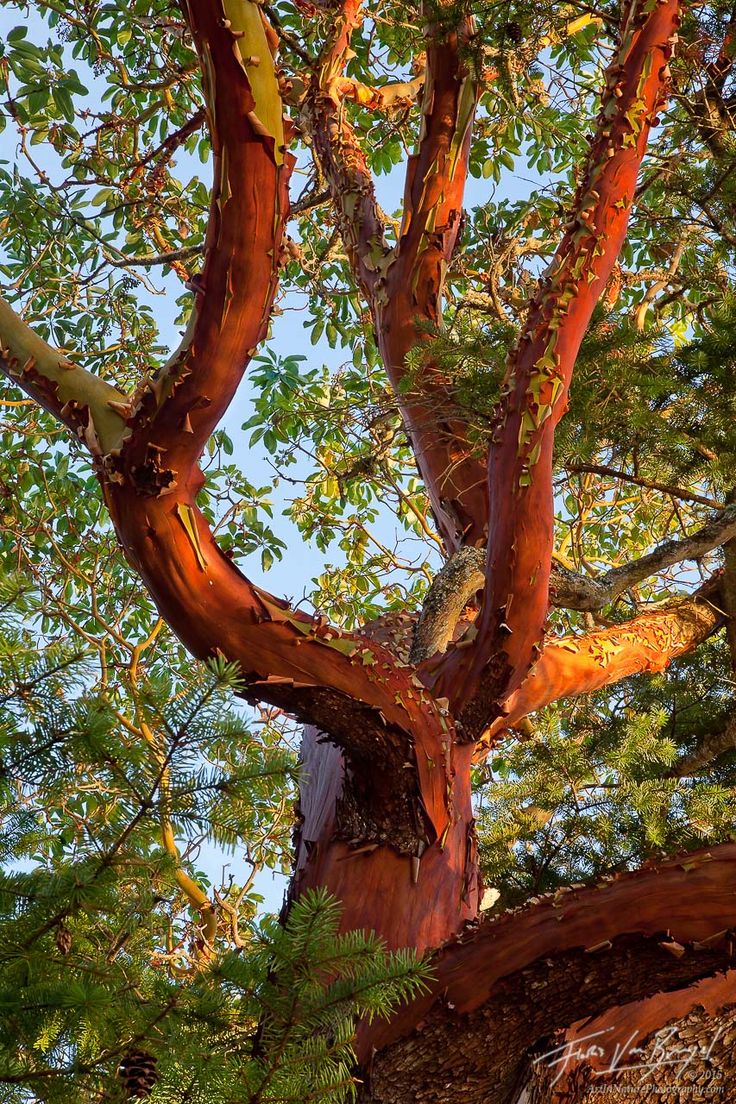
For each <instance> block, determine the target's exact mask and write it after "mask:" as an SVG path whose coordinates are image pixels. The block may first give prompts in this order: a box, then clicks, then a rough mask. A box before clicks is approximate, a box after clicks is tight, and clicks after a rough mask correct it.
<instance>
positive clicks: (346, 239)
mask: <svg viewBox="0 0 736 1104" xmlns="http://www.w3.org/2000/svg"><path fill="white" fill-rule="evenodd" d="M360 9H361V0H344V3H343V4H342V7H341V8H340V10H339V12H338V14H337V16H336V20H335V29H334V32H333V35H332V37H331V40H330V41H329V42H328V43H327V45H326V47H325V49H324V50H323V51H322V55H321V57H320V62H319V65H318V66H317V67H316V69H315V70H314V75H313V77H312V80H311V82H310V85H309V87H308V89H307V93H306V96H305V98H304V104H303V107H302V125H303V126H304V128H305V129H306V130H307V132H308V134H309V135H310V136H311V139H312V143H313V147H314V153H315V156H316V158H317V161H318V163H319V166H320V168H321V170H322V173H323V174H324V177H325V180H326V181H327V184H328V186H329V189H330V193H331V196H332V201H333V206H334V208H335V212H336V218H337V226H338V229H339V231H340V235H341V237H342V240H343V244H344V246H345V251H346V253H347V255H348V258H349V261H350V266H351V269H352V271H353V275H354V277H355V279H356V281H357V283H358V285H359V287H360V288H361V289H362V291H363V294H364V295H365V296H366V298H367V300H368V302H372V300H373V295H374V292H375V288H376V284H377V282H378V280H379V279H380V278H381V274H382V268H383V266H385V264H386V263H387V260H388V258H389V256H390V250H389V247H388V244H387V242H386V227H385V225H384V222H383V218H382V216H381V212H380V209H379V207H378V202H377V200H376V195H375V188H374V186H373V180H372V177H371V173H370V170H369V168H368V164H367V162H366V159H365V154H364V153H363V150H362V149H361V146H360V143H359V142H358V139H357V138H356V135H355V131H354V130H353V128H352V127H351V126H350V124H349V122H348V121H347V119H346V118H345V115H344V111H343V109H342V97H341V93H340V82H341V81H342V80H343V78H342V72H343V69H344V67H345V64H346V62H347V57H348V52H349V50H350V40H351V37H352V33H353V31H354V30H355V28H356V27H357V26H358V25H359V24H360V22H361V19H362V14H361V10H360Z"/></svg>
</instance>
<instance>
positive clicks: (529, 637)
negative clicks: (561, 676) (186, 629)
mask: <svg viewBox="0 0 736 1104" xmlns="http://www.w3.org/2000/svg"><path fill="white" fill-rule="evenodd" d="M678 22H679V3H678V0H658V2H657V3H656V4H653V5H652V4H648V3H646V2H645V0H631V2H630V3H629V4H628V5H627V7H626V8H625V13H624V19H623V25H622V29H621V41H620V45H619V48H618V50H617V52H616V56H615V58H614V61H613V63H612V65H611V66H610V67H609V69H608V71H607V74H606V85H605V89H604V92H603V97H602V103H601V111H600V115H599V120H598V127H597V132H596V134H595V137H594V138H593V141H592V144H591V148H590V153H589V155H588V159H587V164H586V168H585V171H584V173H583V174H582V179H581V183H580V185H579V187H578V190H577V193H576V196H575V201H574V207H573V213H572V216H571V218H570V221H569V223H568V226H567V230H566V232H565V236H564V237H563V239H562V242H561V244H560V246H559V248H558V250H557V253H556V254H555V257H554V259H553V261H552V264H551V265H550V267H549V269H548V270H547V273H546V274H545V276H544V277H543V278H542V280H541V281H540V286H539V289H538V291H537V295H536V298H535V300H534V302H533V304H532V307H531V309H530V312H529V316H528V319H527V323H526V325H525V328H524V330H523V333H522V335H521V337H520V339H519V343H518V345H517V347H516V350H515V351H514V352H513V353H512V354H511V355H510V358H509V365H508V369H507V372H506V376H505V379H504V383H503V386H502V398H501V402H500V404H499V408H498V411H497V415H496V422H495V429H494V436H493V442H492V446H491V453H490V459H489V464H490V467H489V488H490V515H489V516H490V531H489V555H488V560H487V565H486V573H487V580H486V588H485V594H484V600H483V606H482V609H481V614H480V617H479V622H478V632H477V637H476V639H475V642H474V643H473V644H472V646H471V647H470V648H467V649H462V648H458V647H456V648H454V649H451V650H450V651H449V652H448V653H447V655H446V656H445V657H443V659H442V660H441V661H439V663H438V670H436V671H435V672H432V673H429V678H430V681H432V682H434V684H435V685H436V687H437V689H438V691H439V692H440V693H442V694H444V695H445V696H447V697H449V698H450V700H451V701H452V702H453V704H454V707H455V709H456V711H458V712H459V713H460V715H461V718H462V722H463V725H464V726H465V729H466V731H467V732H468V734H469V735H470V736H473V737H477V736H478V735H479V734H480V732H481V731H482V730H483V728H484V727H485V725H486V723H487V722H488V720H489V719H491V718H492V716H493V714H494V713H496V712H497V711H498V709H499V702H500V701H501V700H502V699H503V698H504V697H506V696H507V695H508V693H509V691H513V690H514V689H515V688H516V687H517V686H518V685H519V683H520V681H521V680H522V679H523V677H524V675H525V674H526V672H527V670H528V668H529V666H530V664H531V663H532V662H533V661H534V658H535V655H536V654H537V653H538V651H539V648H540V645H541V643H542V638H543V631H544V623H545V619H546V616H547V610H548V590H549V574H550V567H551V555H552V548H553V520H554V505H553V490H552V450H553V445H554V430H555V426H556V425H557V422H558V421H559V419H560V418H561V417H562V414H563V412H564V410H565V407H566V403H567V393H568V389H569V385H570V380H571V377H572V371H573V367H574V364H575V359H576V357H577V353H578V350H579V348H580V344H581V342H582V339H583V337H584V335H585V331H586V329H587V326H588V323H589V321H590V318H591V315H592V313H593V309H594V307H595V304H596V302H597V300H598V298H599V296H600V294H601V292H602V291H603V289H604V288H605V285H606V282H607V280H608V277H609V275H610V273H611V271H612V269H613V266H614V264H615V261H616V257H617V256H618V253H619V251H620V249H621V246H622V244H623V241H624V237H625V234H626V226H627V222H628V217H629V212H630V209H631V204H632V201H633V198H634V190H635V186H636V178H637V174H638V171H639V167H640V164H641V161H642V158H643V156H644V151H645V149H646V144H647V139H648V136H649V130H650V127H651V125H652V122H653V119H654V117H655V115H656V111H657V108H658V106H659V105H660V103H661V101H662V98H663V95H664V90H665V85H666V81H667V77H668V72H669V70H668V66H667V61H668V59H669V57H670V56H671V54H672V51H673V46H672V43H673V42H674V39H675V35H676V28H677V26H678Z"/></svg>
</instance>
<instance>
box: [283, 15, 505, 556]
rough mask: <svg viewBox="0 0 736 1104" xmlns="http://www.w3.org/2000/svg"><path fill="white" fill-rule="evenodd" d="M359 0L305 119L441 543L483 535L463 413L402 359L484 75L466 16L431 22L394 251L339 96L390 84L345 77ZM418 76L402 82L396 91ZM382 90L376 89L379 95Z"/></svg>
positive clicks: (429, 318) (410, 344) (482, 485)
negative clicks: (474, 60)
mask: <svg viewBox="0 0 736 1104" xmlns="http://www.w3.org/2000/svg"><path fill="white" fill-rule="evenodd" d="M360 18H361V14H360V3H359V0H346V2H345V3H344V4H343V7H342V9H341V14H340V16H339V19H338V22H337V24H336V31H335V34H334V36H333V39H332V41H331V43H330V44H329V45H328V48H327V49H326V50H325V51H324V54H323V58H322V60H321V64H320V67H319V70H318V72H317V74H316V76H315V78H314V80H313V82H312V85H311V87H310V88H309V89H308V91H307V95H306V97H305V101H304V108H303V118H304V122H305V127H306V129H307V130H308V132H309V134H310V135H311V138H312V142H313V145H314V150H315V154H316V156H317V159H318V161H319V164H320V167H321V169H322V172H323V174H324V176H325V179H326V180H327V182H328V184H329V187H330V191H331V194H332V199H333V204H334V206H335V209H336V211H337V218H338V227H339V230H340V234H341V236H342V239H343V242H344V245H345V249H346V252H347V254H348V258H349V260H350V264H351V267H352V270H353V274H354V276H355V279H356V281H357V283H358V285H359V286H360V288H361V290H362V291H363V294H364V295H365V296H366V299H367V301H368V303H369V304H370V306H371V310H372V313H373V318H374V322H375V325H376V333H377V337H378V342H379V348H380V352H381V355H382V357H383V361H384V364H385V366H386V370H387V372H388V375H389V378H390V380H391V383H392V385H393V387H394V389H395V391H396V393H397V399H398V403H399V407H400V410H401V414H402V417H403V420H404V423H405V425H406V428H407V432H408V434H409V437H410V439H411V442H412V446H413V449H414V454H415V456H416V459H417V464H418V466H419V470H420V472H421V475H422V478H423V480H424V483H425V486H426V488H427V491H428V494H429V496H430V500H431V502H432V511H433V514H434V517H435V521H436V523H437V526H438V528H439V530H440V533H441V535H442V538H443V540H444V543H445V546H446V548H447V549H448V551H449V552H453V551H455V550H456V549H457V548H458V547H459V546H460V544H461V543H463V542H465V543H470V544H480V543H484V542H485V533H486V515H487V494H486V474H485V465H484V463H483V462H482V460H481V458H480V457H476V456H474V455H473V450H472V447H471V444H470V442H469V440H468V430H467V425H466V418H465V416H464V415H463V414H462V413H461V412H460V411H459V410H458V407H457V404H456V403H455V401H454V399H453V397H452V394H451V391H452V388H451V385H450V382H449V381H448V380H447V379H445V378H444V377H443V376H442V374H441V372H440V371H439V369H438V367H437V366H436V365H433V364H431V363H427V364H425V365H423V367H422V369H421V371H420V372H419V373H418V378H417V380H416V381H412V386H411V387H410V388H409V389H406V388H405V387H404V386H403V381H404V380H405V376H406V358H407V354H408V353H409V351H410V350H411V349H412V348H414V346H416V345H417V344H418V343H420V342H426V341H427V339H428V336H429V332H428V331H429V329H430V328H431V326H432V325H437V324H439V321H440V314H441V301H442V288H443V283H444V275H445V270H446V267H447V265H448V264H449V262H450V260H451V259H452V255H453V252H454V250H455V248H456V245H457V242H458V237H459V233H460V229H461V222H462V219H461V215H462V197H463V192H464V187H465V179H466V176H467V164H468V155H469V148H470V137H471V129H472V124H473V118H474V115H475V107H476V102H477V97H478V90H479V84H478V80H477V78H476V76H475V74H474V72H473V70H472V66H471V65H470V64H469V63H468V62H467V60H466V59H465V57H463V56H461V54H462V53H463V50H464V49H465V48H466V47H467V45H468V41H469V39H470V37H471V35H472V24H471V21H470V20H465V21H463V22H462V24H461V27H460V29H459V30H452V31H450V32H449V33H446V32H445V31H443V30H441V29H440V28H437V27H431V28H429V29H428V33H429V36H430V42H429V46H428V51H427V67H426V73H425V76H424V77H423V78H421V80H422V82H423V83H424V99H423V104H422V120H423V122H422V133H421V136H420V140H419V145H418V150H417V153H416V154H415V155H414V156H413V157H411V158H410V159H409V164H408V166H407V180H406V187H405V195H404V215H403V221H402V226H401V231H400V236H399V242H398V245H397V247H396V249H395V250H391V249H390V248H389V247H388V244H387V242H386V237H385V227H384V224H383V220H382V218H381V214H380V211H379V208H378V204H377V202H376V198H375V192H374V187H373V181H372V179H371V175H370V171H369V169H368V166H367V163H366V160H365V156H364V154H363V152H362V150H361V149H360V146H359V144H358V142H357V139H356V137H355V134H354V132H353V130H352V128H351V127H350V125H349V123H348V122H347V120H346V118H345V114H344V110H343V109H342V108H341V106H340V105H341V100H342V98H343V97H344V96H346V95H347V96H348V97H349V98H351V99H354V100H356V101H357V102H363V101H364V100H365V101H367V102H368V101H370V102H369V103H368V105H369V106H370V105H371V104H373V105H374V106H380V104H378V100H379V99H380V98H381V97H383V98H385V96H386V94H387V93H386V92H385V90H384V89H381V88H379V89H376V90H371V89H368V90H365V89H362V90H361V87H360V86H357V85H356V84H355V82H352V81H349V80H346V79H345V78H344V77H343V76H342V71H343V67H344V64H345V59H346V56H347V51H348V50H349V46H350V35H351V33H352V31H353V29H354V28H355V27H356V26H357V24H358V23H359V21H360ZM419 83H420V78H417V79H416V81H413V82H410V83H409V84H408V85H407V86H406V88H403V87H402V88H399V93H400V94H401V95H406V94H407V91H408V90H409V89H411V90H412V91H413V90H414V89H415V88H416V87H417V86H418V85H419ZM374 91H375V93H376V96H373V92H374Z"/></svg>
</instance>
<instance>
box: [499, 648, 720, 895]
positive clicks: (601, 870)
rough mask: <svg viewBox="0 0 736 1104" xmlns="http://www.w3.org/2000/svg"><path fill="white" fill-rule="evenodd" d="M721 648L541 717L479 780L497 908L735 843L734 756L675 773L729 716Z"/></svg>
mask: <svg viewBox="0 0 736 1104" xmlns="http://www.w3.org/2000/svg"><path fill="white" fill-rule="evenodd" d="M732 686H733V675H732V672H731V669H730V656H729V655H728V651H727V649H726V647H725V645H724V643H723V642H722V641H718V640H714V641H710V642H709V643H707V644H705V645H703V646H702V647H701V648H699V649H698V650H697V651H695V652H693V653H692V654H691V655H688V656H683V657H681V658H680V659H678V660H676V661H675V662H673V663H672V665H671V666H670V668H669V669H668V671H667V672H666V674H662V675H657V676H638V677H636V678H631V679H626V680H624V681H623V682H621V683H619V684H617V685H616V686H615V687H613V688H610V689H608V690H606V691H605V692H604V691H600V692H598V693H597V694H594V695H591V696H589V697H586V698H580V699H576V700H575V702H574V703H573V702H558V703H556V704H555V705H554V706H552V707H550V708H549V709H547V710H545V711H544V712H543V713H542V714H538V715H537V716H536V718H535V722H534V734H533V737H532V738H531V739H529V740H525V741H523V742H518V741H517V740H510V739H509V740H507V741H504V742H503V743H502V744H501V745H499V747H498V748H497V749H496V750H495V751H494V753H493V755H492V756H491V757H490V759H489V760H488V763H487V764H486V765H485V767H484V768H482V769H481V770H479V772H478V778H477V782H478V786H479V790H478V800H479V808H480V840H481V849H482V865H483V868H484V871H485V876H486V878H487V879H488V882H489V884H490V885H492V886H494V887H495V888H496V889H498V890H499V892H500V899H499V902H498V907H503V906H505V905H509V904H517V903H519V902H520V901H523V900H526V899H527V898H528V897H529V896H534V895H537V894H539V893H544V892H547V891H549V890H554V889H556V888H558V887H559V886H564V885H573V884H576V883H581V882H583V883H585V882H593V881H595V880H596V879H597V878H599V877H600V876H601V875H602V874H608V873H612V872H617V871H620V870H624V869H632V868H635V867H637V866H639V865H641V863H642V862H643V861H645V860H646V859H649V858H655V857H657V856H658V855H663V854H673V853H676V852H678V851H687V850H692V849H694V848H697V847H703V846H707V845H708V844H710V843H720V842H722V841H723V840H726V839H730V838H732V835H733V825H734V818H736V796H735V795H736V752H734V750H733V748H731V749H730V750H727V751H726V752H725V753H724V754H722V755H720V756H718V757H716V758H714V759H712V760H710V761H706V762H705V763H704V764H703V765H702V766H701V767H700V768H699V769H698V770H697V771H696V772H695V773H694V774H693V775H692V776H690V775H686V776H685V777H679V776H678V770H677V764H678V763H679V762H680V760H681V759H683V757H684V756H685V755H687V754H688V753H690V752H692V750H693V749H694V748H695V747H696V746H697V745H698V743H699V742H700V741H701V740H702V739H703V738H704V737H705V736H708V735H712V734H713V733H719V732H721V731H722V730H723V727H724V726H725V724H726V721H727V719H728V717H729V714H730V712H731V710H732V704H731V700H732Z"/></svg>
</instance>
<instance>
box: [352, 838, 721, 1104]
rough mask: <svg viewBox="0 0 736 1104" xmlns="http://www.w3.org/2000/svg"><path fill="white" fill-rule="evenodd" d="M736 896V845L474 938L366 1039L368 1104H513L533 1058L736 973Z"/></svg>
mask: <svg viewBox="0 0 736 1104" xmlns="http://www.w3.org/2000/svg"><path fill="white" fill-rule="evenodd" d="M735 891H736V844H733V843H728V844H722V845H721V846H719V847H714V848H712V849H711V850H709V851H700V852H696V853H691V854H689V855H684V856H680V857H674V858H671V859H665V860H662V861H658V862H656V863H650V864H647V866H645V867H644V868H642V869H641V870H638V871H635V872H632V873H627V874H624V875H620V876H618V877H617V878H613V879H608V880H605V881H603V882H601V883H599V884H597V885H595V886H592V887H590V888H579V889H575V888H573V889H567V890H562V891H560V890H558V891H557V892H556V893H555V894H548V895H546V896H545V897H542V898H538V899H536V900H534V901H532V902H530V903H529V904H528V905H527V906H525V907H524V908H521V909H515V910H512V911H511V912H509V913H504V914H502V915H501V916H499V917H497V918H495V919H493V920H489V921H484V922H482V923H480V924H479V925H478V926H477V927H475V928H471V929H469V930H468V931H467V932H465V933H464V934H463V935H462V936H461V937H460V938H459V939H458V940H456V941H454V942H453V943H451V944H449V945H447V946H446V947H444V948H443V949H442V950H441V951H439V952H438V954H437V956H436V957H435V960H434V967H435V973H436V981H435V982H434V983H433V985H432V991H431V992H430V993H429V994H428V995H427V996H426V997H425V998H422V999H420V1000H418V1001H415V1002H414V1003H413V1004H412V1005H411V1006H410V1007H408V1008H405V1009H402V1010H400V1011H399V1012H398V1013H397V1015H396V1016H395V1017H394V1018H393V1020H392V1021H391V1022H390V1023H388V1024H385V1023H381V1024H376V1025H374V1026H373V1027H366V1028H364V1029H363V1033H362V1038H361V1055H362V1057H363V1061H364V1062H366V1063H367V1069H368V1071H369V1073H368V1081H367V1087H366V1090H365V1095H364V1099H365V1100H367V1101H368V1100H369V1101H371V1102H372V1104H398V1102H399V1101H402V1102H403V1101H406V1100H407V1099H413V1100H416V1101H418V1102H422V1104H429V1102H437V1104H440V1102H444V1101H454V1100H458V1099H462V1100H463V1101H464V1102H467V1104H474V1102H477V1104H481V1102H485V1104H511V1101H512V1100H513V1099H514V1096H515V1094H516V1093H517V1091H518V1090H519V1089H520V1088H521V1085H522V1083H523V1081H524V1078H525V1076H526V1072H527V1069H526V1061H527V1058H528V1056H529V1055H530V1054H531V1053H532V1052H533V1051H534V1048H536V1047H539V1045H540V1044H541V1043H543V1042H544V1041H545V1040H547V1039H549V1038H550V1036H552V1035H553V1034H554V1032H555V1031H556V1030H557V1029H559V1028H562V1027H567V1026H569V1025H571V1024H572V1023H574V1022H575V1021H577V1020H579V1019H581V1018H582V1017H587V1016H591V1015H593V1016H595V1015H597V1014H598V1013H600V1012H603V1011H604V1010H605V1009H607V1008H609V1007H610V1006H611V1005H612V1004H624V1003H628V1002H630V1001H632V1000H633V1001H638V1000H641V999H643V998H645V997H647V996H649V995H651V994H654V993H657V992H662V991H673V990H680V989H682V988H684V987H687V986H689V985H691V984H692V983H693V982H694V981H697V980H699V979H701V978H705V977H710V976H712V975H713V974H715V973H717V972H719V971H723V970H725V969H726V968H728V966H729V965H730V964H731V963H733V961H734V953H735V948H734V940H733V939H732V938H731V932H730V926H731V924H732V923H733V920H734V917H735V916H736V907H735V906H734V892H735ZM373 1048H375V1050H376V1051H377V1052H378V1053H374V1051H373ZM550 1049H551V1048H550ZM371 1054H372V1055H373V1057H372V1059H370V1056H371ZM369 1059H370V1061H369Z"/></svg>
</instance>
